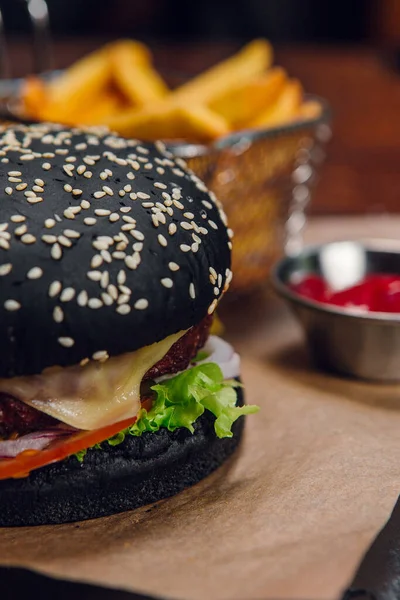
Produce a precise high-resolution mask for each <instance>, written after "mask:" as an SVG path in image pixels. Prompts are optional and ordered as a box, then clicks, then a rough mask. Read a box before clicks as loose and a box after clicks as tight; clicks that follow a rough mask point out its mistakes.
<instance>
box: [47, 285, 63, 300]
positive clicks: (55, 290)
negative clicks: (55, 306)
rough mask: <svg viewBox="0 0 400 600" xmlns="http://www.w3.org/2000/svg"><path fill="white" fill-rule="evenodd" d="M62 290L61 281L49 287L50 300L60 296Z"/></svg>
mask: <svg viewBox="0 0 400 600" xmlns="http://www.w3.org/2000/svg"><path fill="white" fill-rule="evenodd" d="M61 289H62V285H61V281H53V282H52V283H51V284H50V286H49V296H50V298H54V297H55V296H58V294H59V293H60V292H61Z"/></svg>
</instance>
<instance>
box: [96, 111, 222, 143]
mask: <svg viewBox="0 0 400 600" xmlns="http://www.w3.org/2000/svg"><path fill="white" fill-rule="evenodd" d="M103 124H104V125H108V127H109V128H110V129H112V130H114V131H117V132H118V133H120V134H121V135H125V136H127V137H129V136H130V137H135V138H139V139H143V140H157V139H184V140H199V141H210V140H213V139H215V138H217V137H219V136H222V135H225V134H227V133H229V126H228V123H227V122H226V120H225V119H224V118H223V117H221V116H220V115H217V114H216V113H214V112H212V111H211V110H210V109H208V108H207V107H205V106H196V105H195V106H181V105H179V104H174V103H166V102H161V103H158V104H157V105H155V106H154V107H152V108H150V109H144V110H140V111H135V110H130V111H125V112H123V113H120V114H118V115H114V116H112V117H110V118H108V119H105V120H104V123H103Z"/></svg>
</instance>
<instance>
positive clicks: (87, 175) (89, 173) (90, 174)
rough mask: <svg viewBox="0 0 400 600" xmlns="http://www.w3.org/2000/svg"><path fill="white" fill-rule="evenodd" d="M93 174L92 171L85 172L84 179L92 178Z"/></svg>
mask: <svg viewBox="0 0 400 600" xmlns="http://www.w3.org/2000/svg"><path fill="white" fill-rule="evenodd" d="M92 175H93V173H92V171H85V172H84V174H83V176H84V177H86V179H90V178H91V177H92Z"/></svg>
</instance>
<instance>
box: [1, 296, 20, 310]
mask: <svg viewBox="0 0 400 600" xmlns="http://www.w3.org/2000/svg"><path fill="white" fill-rule="evenodd" d="M4 308H5V309H6V310H9V311H11V312H12V311H14V310H19V309H20V308H21V305H20V303H19V302H17V301H16V300H12V299H10V300H6V301H5V302H4Z"/></svg>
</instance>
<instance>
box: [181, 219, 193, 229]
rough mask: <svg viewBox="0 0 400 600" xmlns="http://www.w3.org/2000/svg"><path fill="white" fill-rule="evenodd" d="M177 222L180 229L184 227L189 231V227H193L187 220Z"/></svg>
mask: <svg viewBox="0 0 400 600" xmlns="http://www.w3.org/2000/svg"><path fill="white" fill-rule="evenodd" d="M179 224H180V226H181V227H182V229H186V230H187V231H189V230H190V229H193V227H192V225H191V224H190V223H188V222H187V221H181V223H179Z"/></svg>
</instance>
